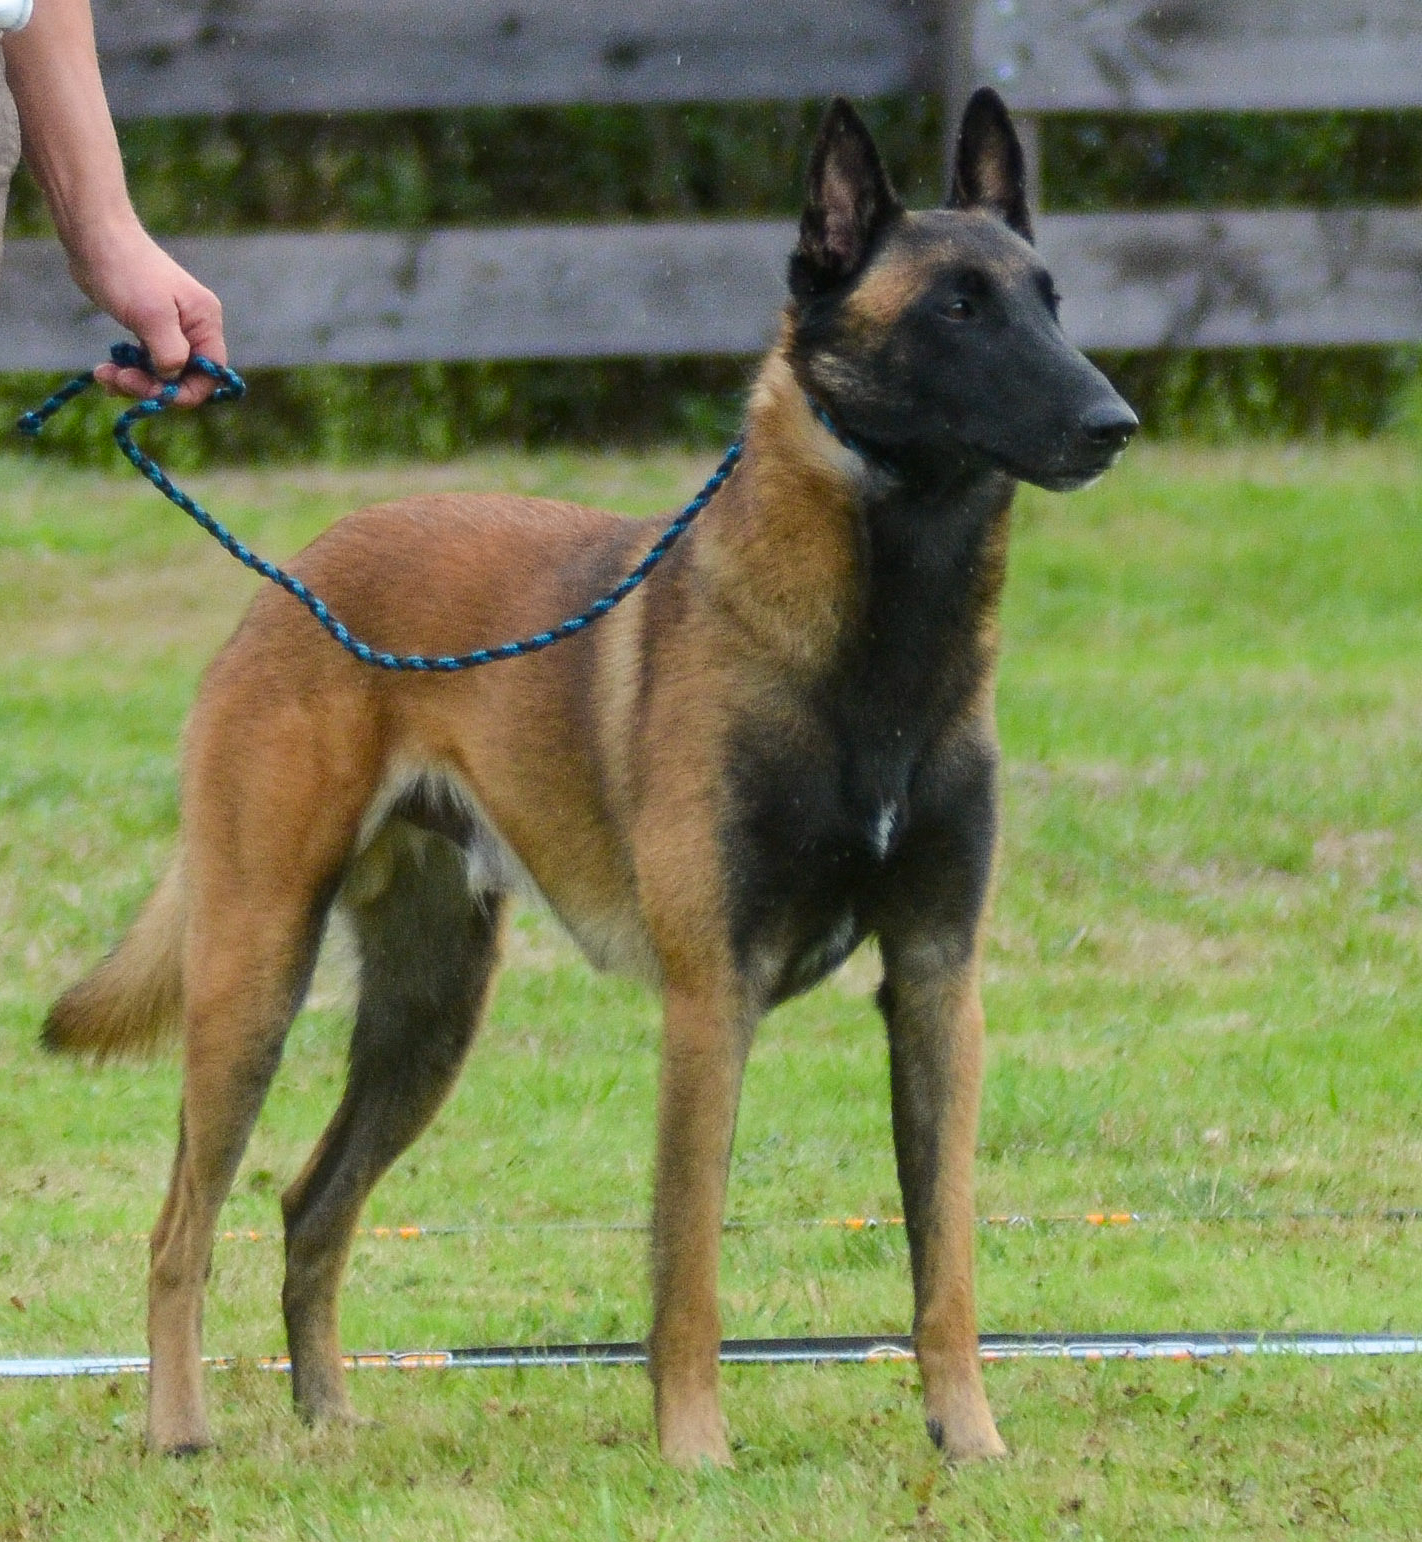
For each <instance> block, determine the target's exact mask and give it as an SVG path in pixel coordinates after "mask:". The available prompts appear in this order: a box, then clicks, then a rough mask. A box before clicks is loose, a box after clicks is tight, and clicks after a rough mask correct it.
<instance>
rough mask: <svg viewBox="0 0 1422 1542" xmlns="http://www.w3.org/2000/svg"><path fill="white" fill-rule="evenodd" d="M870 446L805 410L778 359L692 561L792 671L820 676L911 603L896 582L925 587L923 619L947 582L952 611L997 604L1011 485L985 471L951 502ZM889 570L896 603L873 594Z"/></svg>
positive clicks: (806, 403)
mask: <svg viewBox="0 0 1422 1542" xmlns="http://www.w3.org/2000/svg"><path fill="white" fill-rule="evenodd" d="M866 448H867V447H866V446H864V445H862V444H861V443H859V442H858V441H856V440H855V439H854V438H853V437H852V436H848V437H847V436H846V435H844V434H842V433H839V432H836V431H835V427H834V425H833V419H831V421H830V422H829V423H826V422H825V421H824V419H823V418H822V417H821V416H820V415H818V414H817V413H816V412H815V411H814V409H813V407H812V406H811V403H810V400H809V398H808V397H807V396H806V393H805V391H804V390H803V389H802V387H801V384H800V382H799V380H798V378H797V376H796V373H795V370H794V369H793V367H792V365H791V363H790V360H789V359H788V357H787V356H786V354H785V351H784V350H783V349H776V350H774V351H773V352H772V353H771V354H770V356H769V357H768V358H767V359H766V361H765V364H764V365H763V367H762V369H761V371H760V374H759V376H758V377H757V379H756V382H755V385H754V387H753V388H752V391H751V396H750V402H749V406H748V410H747V416H746V434H745V455H744V458H743V460H742V463H741V464H740V465H739V466H738V467H737V468H736V472H735V475H734V476H732V477H731V479H730V480H729V481H728V482H727V483H726V485H725V487H723V488H722V490H721V491H720V492H719V493H718V494H717V496H716V498H715V500H714V501H713V503H712V504H711V507H710V509H708V511H707V519H706V522H705V524H704V526H703V529H702V534H701V536H700V538H699V540H698V541H697V543H696V552H697V556H696V559H695V560H696V562H697V564H698V566H700V567H701V568H702V569H703V571H704V572H705V573H706V575H707V576H708V578H709V579H710V580H711V581H712V582H714V583H715V584H716V587H717V589H718V592H719V593H720V594H721V596H722V597H723V603H725V604H726V605H727V607H728V608H729V609H730V610H731V611H733V612H734V613H735V614H736V615H737V616H738V617H739V619H740V621H741V623H742V624H743V625H744V626H746V627H747V628H748V629H749V630H750V631H751V632H753V633H754V634H756V635H758V636H759V637H760V638H761V639H762V641H763V642H764V643H765V645H766V646H767V647H769V648H771V649H772V650H773V651H774V652H776V653H777V654H778V655H780V656H781V657H782V659H784V660H786V661H787V662H788V661H790V660H794V659H799V660H800V661H802V662H803V664H804V665H805V666H807V667H809V666H813V667H816V668H817V667H819V665H820V664H821V663H822V661H823V660H824V659H825V658H826V657H828V656H830V655H831V654H832V653H834V651H835V650H836V648H837V647H838V641H837V640H838V639H839V638H841V637H842V636H843V634H844V629H845V628H846V627H856V626H858V625H860V624H861V623H862V622H863V620H864V618H865V616H866V615H867V614H868V612H869V611H870V610H872V609H873V608H874V607H875V606H876V605H877V604H879V603H886V604H891V605H899V604H902V603H913V598H912V596H910V595H909V594H907V593H905V592H903V585H904V584H910V587H913V586H915V585H916V586H917V587H924V586H927V590H926V592H927V593H928V598H929V600H931V601H932V604H931V605H929V606H928V608H929V609H930V610H932V609H935V608H939V609H941V600H942V598H944V595H943V592H942V590H941V589H939V588H937V587H936V586H938V585H940V584H942V583H943V582H945V581H946V582H947V583H948V586H949V590H950V596H949V597H950V598H951V599H952V600H953V601H955V602H956V603H954V604H952V606H951V608H952V609H953V610H954V611H961V612H962V613H963V614H964V615H966V614H967V613H969V612H977V611H980V610H983V609H985V608H991V606H992V605H993V603H994V602H995V598H996V591H997V589H998V587H999V586H1000V567H1001V563H1000V559H999V549H1000V546H1001V541H1000V540H999V538H998V535H999V527H1001V531H1000V534H1001V535H1002V536H1004V537H1005V533H1006V531H1005V518H1003V517H1000V516H1005V513H1006V509H1007V505H1008V503H1009V502H1010V500H1011V492H1012V484H1011V482H1010V481H1009V480H1008V479H1007V478H1004V477H1000V476H998V475H997V474H989V475H988V476H987V477H986V478H983V477H981V476H980V477H978V478H977V479H976V481H970V482H969V483H967V484H965V485H964V486H962V487H958V488H955V489H953V490H951V491H946V490H945V489H944V488H941V487H934V486H932V485H929V484H925V483H923V482H922V481H921V480H920V479H918V478H914V477H911V476H900V475H899V473H898V472H897V470H896V469H894V468H893V466H892V464H888V465H886V464H883V463H881V462H880V461H879V460H878V458H877V457H874V456H872V455H871V454H866ZM945 516H946V517H945ZM916 553H917V554H918V555H919V556H925V557H928V558H929V559H930V562H929V566H928V567H924V566H923V564H922V563H921V562H919V561H917V560H916V557H915V554H916ZM950 568H951V569H954V570H955V571H956V574H957V577H956V578H953V577H952V576H951V575H950V574H949V572H948V570H949V569H950ZM930 569H931V570H932V571H930ZM891 572H892V573H894V574H895V575H896V576H895V578H894V580H893V581H892V586H893V588H894V591H895V592H894V593H893V595H892V596H889V597H886V596H882V595H877V592H876V591H877V590H878V588H880V587H882V584H883V581H884V580H885V579H887V577H888V574H889V573H891ZM910 581H912V582H911V583H910ZM944 620H945V623H947V624H949V625H951V624H952V622H951V620H950V618H949V617H947V616H946V615H945V617H944Z"/></svg>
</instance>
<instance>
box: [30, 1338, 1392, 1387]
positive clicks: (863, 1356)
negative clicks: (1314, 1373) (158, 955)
mask: <svg viewBox="0 0 1422 1542" xmlns="http://www.w3.org/2000/svg"><path fill="white" fill-rule="evenodd" d="M978 1352H979V1354H980V1355H981V1357H982V1359H983V1361H984V1363H985V1364H996V1363H998V1362H1001V1361H1007V1360H1077V1361H1086V1362H1096V1361H1104V1360H1214V1359H1221V1358H1228V1357H1230V1356H1268V1355H1306V1356H1326V1357H1335V1356H1346V1355H1368V1356H1377V1355H1416V1354H1422V1338H1414V1337H1409V1336H1407V1335H1404V1334H1393V1333H1382V1334H1378V1333H1374V1334H1339V1333H1132V1334H1127V1333H1097V1334H1079V1335H1063V1334H1056V1333H1024V1334H984V1335H983V1336H982V1337H981V1338H980V1339H979V1340H978ZM913 1358H914V1352H913V1341H912V1340H911V1339H909V1338H907V1337H905V1336H903V1335H899V1334H881V1335H879V1336H877V1337H875V1336H873V1335H865V1334H849V1335H841V1336H838V1337H825V1338H773V1339H727V1340H726V1341H725V1342H724V1343H723V1344H722V1345H721V1362H722V1364H723V1365H872V1364H876V1363H879V1362H881V1361H887V1360H895V1361H910V1360H912V1359H913ZM203 1363H204V1365H205V1366H206V1367H207V1368H208V1369H209V1370H215V1371H228V1370H233V1369H235V1368H236V1367H237V1366H239V1365H243V1366H253V1367H254V1368H256V1369H258V1370H263V1371H277V1372H282V1373H286V1372H289V1371H290V1370H291V1362H290V1360H288V1359H287V1357H286V1356H285V1355H269V1356H262V1357H259V1358H256V1359H246V1358H240V1357H234V1356H218V1357H212V1358H209V1359H207V1360H205V1361H204V1362H203ZM646 1363H647V1351H646V1347H645V1346H644V1345H642V1344H638V1343H631V1342H622V1343H594V1344H510V1345H498V1346H485V1347H477V1348H470V1349H433V1350H432V1349H418V1350H409V1351H378V1352H376V1353H371V1354H358V1355H347V1356H346V1357H345V1364H346V1367H347V1369H349V1370H357V1371H370V1370H375V1371H477V1370H485V1371H488V1370H515V1369H533V1368H544V1369H547V1368H553V1367H568V1366H577V1365H608V1366H616V1365H645V1364H646ZM147 1371H148V1360H147V1357H146V1356H143V1355H132V1356H122V1355H81V1356H75V1357H72V1358H66V1357H55V1358H40V1359H31V1360H0V1380H6V1379H12V1380H26V1379H28V1380H35V1379H41V1378H60V1377H69V1378H76V1377H87V1376H125V1375H146V1374H147Z"/></svg>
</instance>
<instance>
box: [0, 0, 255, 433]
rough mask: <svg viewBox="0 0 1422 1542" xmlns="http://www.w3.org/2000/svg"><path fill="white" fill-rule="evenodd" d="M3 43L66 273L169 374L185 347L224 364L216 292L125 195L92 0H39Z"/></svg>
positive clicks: (199, 393)
mask: <svg viewBox="0 0 1422 1542" xmlns="http://www.w3.org/2000/svg"><path fill="white" fill-rule="evenodd" d="M0 47H3V49H4V53H5V74H6V78H7V80H8V82H9V86H10V91H11V94H12V95H13V96H14V98H15V106H16V107H17V108H18V110H19V115H20V133H21V141H22V145H23V150H24V157H25V162H26V164H27V165H28V166H29V168H30V170H31V172H32V173H33V174H34V177H35V180H36V181H37V182H38V183H39V185H40V189H41V191H42V192H43V194H44V198H45V202H46V203H47V204H48V206H49V210H50V213H51V215H52V216H53V218H54V223H55V228H56V230H57V231H58V232H59V239H60V241H61V243H62V244H63V246H64V249H65V252H66V253H67V254H68V257H69V268H70V272H71V273H72V274H73V275H74V280H75V282H76V283H77V284H78V285H79V287H80V288H81V289H82V290H83V291H84V293H85V294H87V295H88V296H89V298H90V299H91V300H93V301H94V303H95V304H96V305H98V306H100V307H101V308H102V309H103V310H105V311H107V312H108V313H109V315H111V316H112V317H113V318H114V320H116V321H117V322H119V323H120V324H121V325H123V326H125V327H127V328H128V329H129V330H130V331H131V332H133V333H135V334H136V335H137V337H138V339H139V341H140V342H141V343H143V345H144V346H145V347H146V348H147V349H148V352H149V355H150V356H151V358H152V359H153V362H154V366H155V367H156V369H157V370H158V373H159V374H161V375H164V376H167V377H172V376H175V375H177V374H178V373H179V372H180V371H181V370H182V368H183V366H184V365H185V364H186V363H187V361H188V358H189V356H190V355H191V354H193V353H201V354H205V355H206V356H207V357H208V358H210V359H213V360H215V361H216V362H217V363H219V364H225V363H226V362H227V352H226V344H225V342H224V339H223V332H222V306H221V304H220V302H219V301H218V299H217V297H216V296H215V295H214V294H212V293H211V291H209V290H208V289H206V288H204V287H203V285H201V284H200V283H198V281H197V280H196V279H195V278H193V277H192V275H191V274H189V273H188V272H187V271H186V270H185V269H184V268H182V267H181V266H179V264H178V263H176V262H175V261H174V260H173V259H172V258H171V257H170V256H168V254H167V253H166V252H165V251H163V249H162V248H161V247H160V246H159V245H158V244H157V243H156V242H155V241H154V240H153V238H152V237H151V236H150V235H149V234H148V232H147V231H146V230H144V228H143V226H142V224H141V223H140V222H139V219H138V215H137V214H136V213H135V212H134V208H133V205H132V203H131V202H130V201H129V196H128V188H127V185H126V183H125V181H124V172H123V161H122V159H121V158H120V155H119V147H118V138H117V136H116V135H115V133H114V126H113V121H112V119H111V118H110V116H109V107H108V100H107V98H106V97H105V95H104V86H103V81H102V79H101V78H100V75H99V61H98V56H97V53H96V50H95V46H94V22H93V17H92V15H91V13H90V10H89V0H37V3H36V4H35V7H34V12H33V14H32V15H31V17H30V18H29V21H28V24H27V25H26V26H25V27H24V28H23V29H22V30H20V31H17V32H7V33H6V34H5V35H4V38H3V40H0ZM94 373H95V376H96V378H97V379H98V380H99V381H100V382H101V383H102V384H103V385H104V386H106V387H107V388H109V389H111V390H115V391H119V392H122V393H123V394H125V395H129V396H151V395H153V394H154V392H155V390H156V387H155V386H154V383H153V381H152V380H151V378H149V377H148V376H146V375H145V374H144V373H143V372H142V371H141V370H135V369H121V368H119V367H118V366H117V365H114V364H103V365H100V366H99V368H98V369H96V370H95V372H94ZM212 388H213V383H212V382H211V381H210V380H208V379H207V378H206V377H205V376H200V375H194V376H191V377H189V378H188V379H186V380H185V381H184V382H183V386H182V389H181V391H180V393H179V396H178V401H179V402H180V403H183V404H185V405H191V404H193V403H196V402H198V401H201V400H203V399H204V398H206V397H207V396H208V395H210V394H211V392H212Z"/></svg>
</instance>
